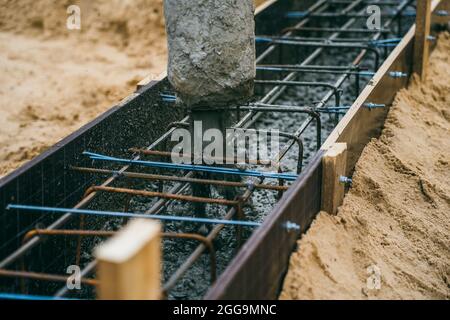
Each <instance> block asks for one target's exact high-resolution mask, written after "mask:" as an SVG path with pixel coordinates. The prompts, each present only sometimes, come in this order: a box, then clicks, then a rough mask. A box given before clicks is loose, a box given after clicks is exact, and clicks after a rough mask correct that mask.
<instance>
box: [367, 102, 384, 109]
mask: <svg viewBox="0 0 450 320" xmlns="http://www.w3.org/2000/svg"><path fill="white" fill-rule="evenodd" d="M364 106H365V107H366V108H368V109H375V108H384V107H386V105H385V104H382V103H372V102H367V103H365V104H364Z"/></svg>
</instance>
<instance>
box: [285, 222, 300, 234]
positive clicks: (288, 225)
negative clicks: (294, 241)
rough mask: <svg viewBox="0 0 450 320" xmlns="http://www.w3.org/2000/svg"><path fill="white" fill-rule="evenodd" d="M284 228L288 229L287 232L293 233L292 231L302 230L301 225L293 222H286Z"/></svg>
mask: <svg viewBox="0 0 450 320" xmlns="http://www.w3.org/2000/svg"><path fill="white" fill-rule="evenodd" d="M284 227H285V228H286V230H287V231H288V232H291V231H296V232H298V231H300V230H301V228H300V225H298V224H296V223H294V222H292V221H286V223H285V224H284Z"/></svg>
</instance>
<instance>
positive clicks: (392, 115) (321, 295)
mask: <svg viewBox="0 0 450 320" xmlns="http://www.w3.org/2000/svg"><path fill="white" fill-rule="evenodd" d="M449 52H450V34H449V33H444V34H441V35H440V37H439V42H438V46H437V49H436V50H435V51H434V52H433V54H432V57H431V60H430V66H429V74H428V78H427V80H426V81H424V82H420V81H419V80H418V78H417V77H416V76H414V77H413V79H412V81H411V83H410V85H409V88H408V89H404V90H401V91H400V92H398V94H397V97H396V100H395V102H394V104H393V106H392V108H391V110H390V112H389V115H388V118H387V120H386V123H385V128H384V130H383V133H382V135H381V136H380V138H378V139H373V140H372V141H371V142H370V143H369V144H368V145H367V147H366V148H365V150H364V151H363V153H362V156H361V158H360V160H359V161H358V163H357V165H356V170H355V174H354V176H353V185H352V187H351V189H350V191H349V192H348V194H347V196H346V197H345V199H344V203H343V205H342V207H341V208H340V209H339V212H338V214H337V215H336V216H331V215H329V214H327V213H325V212H321V213H320V214H319V215H318V217H317V219H316V220H315V221H314V223H313V224H312V226H311V228H310V229H309V231H308V232H307V234H306V235H304V236H303V237H302V239H301V240H299V242H298V250H297V251H296V252H295V253H293V255H292V256H291V260H290V268H289V271H288V274H287V276H286V278H285V282H284V288H283V291H282V293H281V295H280V299H450V267H449V261H450V250H449V243H450V233H449V232H448V231H449V230H450V196H449V195H450V183H449V181H450V139H449V136H450V109H449V104H450V82H449V79H450V56H449Z"/></svg>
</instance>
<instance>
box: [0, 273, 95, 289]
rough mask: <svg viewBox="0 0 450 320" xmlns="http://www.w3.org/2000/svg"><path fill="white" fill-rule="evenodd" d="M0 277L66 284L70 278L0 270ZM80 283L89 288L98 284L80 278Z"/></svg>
mask: <svg viewBox="0 0 450 320" xmlns="http://www.w3.org/2000/svg"><path fill="white" fill-rule="evenodd" d="M0 277H8V278H26V279H33V280H40V281H53V282H67V280H68V279H69V278H70V276H62V275H55V274H47V273H37V272H26V271H15V270H5V269H0ZM80 282H81V283H83V284H87V285H90V286H97V285H98V284H99V281H98V280H95V279H86V278H81V279H80Z"/></svg>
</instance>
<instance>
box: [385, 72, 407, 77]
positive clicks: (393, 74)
mask: <svg viewBox="0 0 450 320" xmlns="http://www.w3.org/2000/svg"><path fill="white" fill-rule="evenodd" d="M389 76H390V77H391V78H406V77H407V76H408V74H407V73H404V72H401V71H390V72H389Z"/></svg>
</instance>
